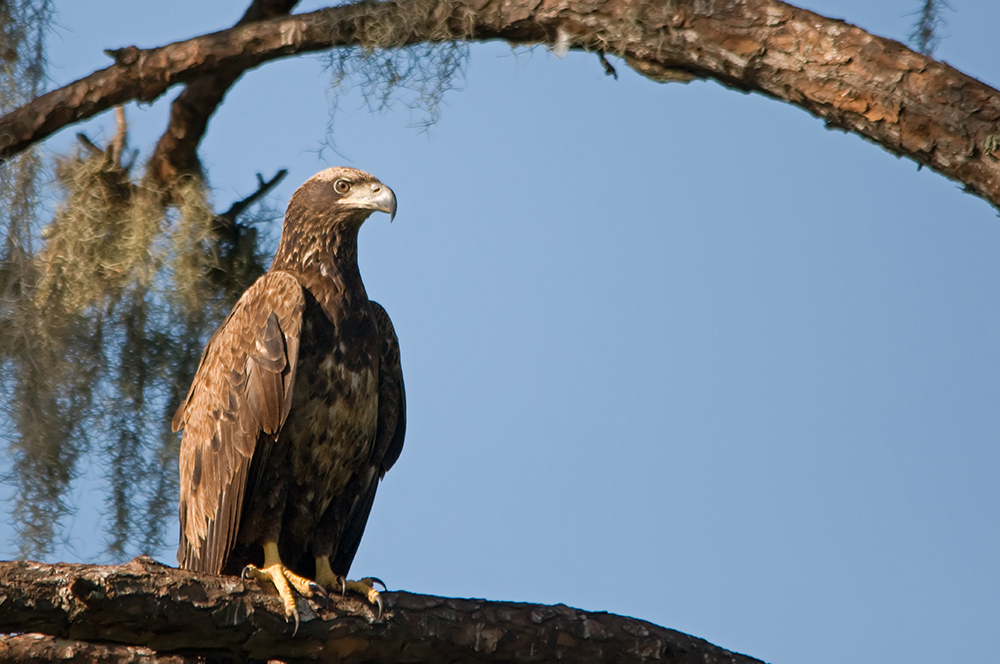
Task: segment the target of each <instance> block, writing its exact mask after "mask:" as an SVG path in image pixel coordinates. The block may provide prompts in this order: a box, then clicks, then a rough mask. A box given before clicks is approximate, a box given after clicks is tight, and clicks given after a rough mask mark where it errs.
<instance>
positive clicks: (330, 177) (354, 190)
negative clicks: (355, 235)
mask: <svg viewBox="0 0 1000 664" xmlns="http://www.w3.org/2000/svg"><path fill="white" fill-rule="evenodd" d="M293 210H295V211H301V212H303V213H306V214H308V215H309V216H311V217H313V218H324V219H326V220H329V218H330V217H331V216H332V217H334V218H335V219H336V220H342V221H343V222H346V223H347V224H348V225H353V224H357V225H358V226H360V225H361V223H362V222H364V220H365V219H367V218H368V217H369V215H371V213H372V212H375V211H379V212H388V213H389V215H390V221H391V220H392V219H393V218H395V216H396V195H395V194H394V193H392V189H390V188H389V187H387V186H385V185H384V184H382V183H381V182H379V181H378V179H377V178H375V177H374V176H372V175H369V174H368V173H365V172H364V171H359V170H358V169H356V168H346V167H343V166H338V167H335V168H328V169H326V170H325V171H320V172H319V173H317V174H316V175H314V176H312V177H311V178H309V179H308V180H306V181H305V183H303V185H302V186H301V187H299V188H298V189H297V190H296V191H295V193H294V194H292V198H291V200H290V201H289V202H288V212H289V215H291V213H292V212H293Z"/></svg>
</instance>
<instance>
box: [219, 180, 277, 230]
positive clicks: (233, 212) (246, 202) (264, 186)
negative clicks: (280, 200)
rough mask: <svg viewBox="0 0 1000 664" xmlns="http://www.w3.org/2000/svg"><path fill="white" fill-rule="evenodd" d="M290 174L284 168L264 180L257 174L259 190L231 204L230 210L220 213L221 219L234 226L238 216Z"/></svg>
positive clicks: (227, 224)
mask: <svg viewBox="0 0 1000 664" xmlns="http://www.w3.org/2000/svg"><path fill="white" fill-rule="evenodd" d="M286 175H288V170H287V169H284V168H282V169H281V170H280V171H278V172H277V173H275V174H274V177H273V178H271V179H270V180H268V181H267V182H265V181H264V178H263V177H261V174H260V173H258V174H257V191H255V192H253V193H252V194H250V195H249V196H247V197H246V198H244V199H243V200H239V201H236V202H235V203H233V204H232V206H230V208H229V209H228V210H226V211H225V212H223V213H222V214H220V215H219V220H220V221H221V222H222V223H223V224H224V225H226V226H234V225H235V224H236V217H238V216H240V215H241V214H243V212H244V211H245V210H246V209H247V208H248V207H250V206H251V205H253V204H254V203H256V202H257V201H258V200H260V199H261V198H262V197H264V196H266V195H267V193H268V192H269V191H271V190H272V189H274V188H275V187H276V186H278V183H279V182H281V181H282V180H283V179H284V178H285V176H286Z"/></svg>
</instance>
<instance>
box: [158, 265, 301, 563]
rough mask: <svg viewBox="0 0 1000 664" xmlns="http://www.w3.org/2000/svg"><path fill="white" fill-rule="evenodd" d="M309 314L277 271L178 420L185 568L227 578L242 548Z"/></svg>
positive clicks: (249, 299) (224, 333)
mask: <svg viewBox="0 0 1000 664" xmlns="http://www.w3.org/2000/svg"><path fill="white" fill-rule="evenodd" d="M304 308H305V297H304V294H303V291H302V286H301V285H300V284H299V282H298V281H297V280H296V279H295V277H293V276H292V275H290V274H288V273H287V272H270V273H268V274H266V275H264V276H263V277H261V278H260V279H258V280H257V282H256V283H254V285H253V286H251V287H250V288H249V289H248V290H247V291H246V293H244V294H243V297H241V298H240V300H239V302H237V303H236V306H235V307H234V308H233V311H232V313H230V314H229V317H228V318H226V320H225V322H223V324H222V326H221V327H220V328H219V329H218V331H216V333H215V334H214V335H213V336H212V338H211V340H209V342H208V345H207V346H206V347H205V352H204V353H203V354H202V356H201V364H200V365H199V366H198V371H197V373H195V377H194V380H193V381H192V383H191V389H190V390H189V391H188V395H187V398H186V399H185V400H184V402H183V403H182V404H181V406H180V408H178V409H177V413H176V414H175V415H174V419H173V429H174V431H177V430H179V429H181V428H183V429H184V436H183V438H182V441H181V454H180V489H181V497H180V521H181V534H180V537H181V541H180V547H179V549H178V562H179V563H180V565H181V567H182V568H184V569H191V570H197V571H201V572H210V573H213V574H218V573H220V572H221V570H222V566H223V565H224V563H225V560H226V557H227V555H228V554H229V551H230V550H231V549H232V547H233V544H234V542H235V540H236V533H237V531H238V530H239V524H240V513H241V511H242V508H243V495H244V491H245V490H246V489H247V472H248V470H249V468H250V461H251V459H252V458H253V456H254V454H255V453H256V454H266V453H267V449H266V448H267V447H269V445H270V443H272V442H273V441H274V439H275V438H276V437H277V434H278V431H279V430H280V429H281V426H282V425H283V424H284V423H285V419H286V418H287V417H288V411H289V409H290V408H291V405H292V389H293V386H294V384H295V369H296V363H297V360H298V353H299V335H300V332H301V329H302V312H303V309H304ZM258 442H261V443H262V448H263V449H259V448H258ZM251 484H253V482H251ZM251 490H253V489H252V487H251Z"/></svg>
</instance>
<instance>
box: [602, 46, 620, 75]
mask: <svg viewBox="0 0 1000 664" xmlns="http://www.w3.org/2000/svg"><path fill="white" fill-rule="evenodd" d="M597 57H599V58H600V59H601V66H602V67H604V75H605V76H614V77H615V80H616V81H617V80H618V72H617V71H615V68H614V67H613V66H612V64H611V63H610V62H608V59H607V58H606V57H604V51H598V52H597Z"/></svg>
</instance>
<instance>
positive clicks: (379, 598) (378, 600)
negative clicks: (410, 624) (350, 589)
mask: <svg viewBox="0 0 1000 664" xmlns="http://www.w3.org/2000/svg"><path fill="white" fill-rule="evenodd" d="M379 583H382V582H381V581H379ZM382 587H383V588H384V587H385V584H384V583H383V584H382ZM375 606H377V607H378V615H377V616H375V622H378V621H379V620H382V596H381V595H376V596H375Z"/></svg>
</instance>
